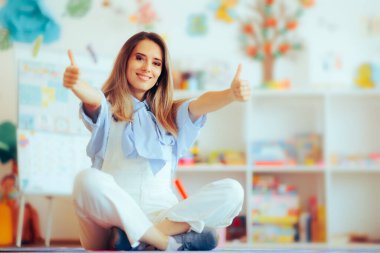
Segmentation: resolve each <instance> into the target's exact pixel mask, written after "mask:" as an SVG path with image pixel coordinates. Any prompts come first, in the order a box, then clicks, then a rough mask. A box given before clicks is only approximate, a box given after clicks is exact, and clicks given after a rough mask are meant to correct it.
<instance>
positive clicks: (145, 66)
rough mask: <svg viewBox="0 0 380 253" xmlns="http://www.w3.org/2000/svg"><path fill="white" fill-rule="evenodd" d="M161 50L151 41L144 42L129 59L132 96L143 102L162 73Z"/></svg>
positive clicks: (129, 80)
mask: <svg viewBox="0 0 380 253" xmlns="http://www.w3.org/2000/svg"><path fill="white" fill-rule="evenodd" d="M162 58H163V57H162V52H161V48H160V47H159V46H158V45H157V44H156V43H155V42H153V41H151V40H147V39H145V40H142V41H140V42H139V43H138V44H137V46H136V47H135V48H134V49H133V51H132V54H131V55H130V57H129V59H128V66H127V80H128V83H129V85H130V90H131V92H132V95H133V96H134V97H135V98H137V99H138V100H140V101H142V100H143V98H144V95H145V93H146V92H147V91H148V90H150V89H151V88H152V87H153V86H154V85H155V84H156V82H157V80H158V78H159V77H160V74H161V71H162V64H163V62H162V61H163V60H162Z"/></svg>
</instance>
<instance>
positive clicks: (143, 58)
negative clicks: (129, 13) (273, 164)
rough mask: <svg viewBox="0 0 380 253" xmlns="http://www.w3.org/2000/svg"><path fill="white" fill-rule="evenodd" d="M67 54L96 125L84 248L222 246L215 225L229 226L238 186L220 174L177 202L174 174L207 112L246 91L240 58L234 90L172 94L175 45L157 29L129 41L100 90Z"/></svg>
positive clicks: (85, 197)
mask: <svg viewBox="0 0 380 253" xmlns="http://www.w3.org/2000/svg"><path fill="white" fill-rule="evenodd" d="M69 57H70V61H71V66H69V67H67V68H66V71H65V74H64V86H65V87H66V88H69V89H71V90H72V91H73V92H74V94H75V95H77V97H78V98H79V99H80V100H81V101H82V102H83V104H82V106H81V108H80V113H81V117H82V120H83V121H84V124H85V126H86V127H87V128H88V129H89V130H90V131H91V139H90V142H89V144H88V146H87V154H88V156H89V157H91V159H92V162H93V164H92V167H93V168H92V169H87V170H83V171H82V172H80V173H79V174H78V175H77V177H76V180H75V186H74V200H75V204H76V205H75V206H76V212H77V214H78V218H79V221H80V229H81V230H80V238H81V243H82V246H83V247H85V248H86V249H90V250H104V249H114V250H115V249H116V250H131V249H133V250H146V249H148V246H152V247H154V248H157V249H159V250H170V251H175V250H211V249H213V248H215V247H216V245H217V236H216V230H215V228H216V227H226V226H228V225H230V224H231V222H232V220H233V219H234V218H235V217H236V216H237V215H238V214H239V212H240V210H241V208H242V204H243V199H244V197H243V195H244V194H243V189H242V187H241V185H240V184H239V183H238V182H237V181H235V180H233V179H224V180H219V181H216V182H212V183H210V184H208V185H206V186H204V187H203V188H202V189H200V190H199V192H198V193H196V194H194V195H192V196H190V197H189V198H187V199H186V200H184V201H181V202H179V201H178V199H177V198H176V195H175V193H174V192H173V191H172V177H173V172H174V170H175V169H176V167H177V163H178V159H179V158H180V157H181V155H182V154H183V153H184V152H185V151H187V150H188V149H189V148H190V147H191V146H192V145H193V143H194V141H195V140H196V138H197V136H198V133H199V130H200V129H201V127H202V126H203V125H204V123H205V121H206V114H207V113H209V112H212V111H216V110H218V109H220V108H222V107H224V106H226V105H228V104H230V103H231V102H234V101H245V100H247V99H248V98H249V96H250V88H249V84H248V83H247V82H245V81H242V80H240V71H241V66H239V67H238V69H237V72H236V75H235V77H234V79H233V80H232V82H231V87H230V88H228V89H226V90H223V91H216V92H206V93H205V94H203V95H202V96H200V97H199V98H197V99H196V100H191V101H190V100H187V101H186V100H179V101H174V100H173V82H172V76H171V69H170V64H169V55H168V50H167V47H166V45H165V43H164V41H163V40H162V38H161V37H160V36H159V35H157V34H155V33H147V32H141V33H138V34H135V35H134V36H132V37H131V38H130V39H128V41H127V42H126V43H125V44H124V45H123V47H122V48H121V50H120V52H119V54H118V56H117V58H116V60H115V64H114V67H113V69H112V72H111V74H110V76H109V78H108V79H107V80H106V82H105V84H104V85H103V87H102V91H101V92H100V91H98V90H95V89H94V88H92V87H91V86H89V85H88V84H87V83H85V82H83V81H81V79H80V71H79V68H78V67H77V66H76V63H75V61H74V57H73V55H72V53H71V51H69ZM94 168H96V169H94Z"/></svg>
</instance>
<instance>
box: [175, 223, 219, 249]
mask: <svg viewBox="0 0 380 253" xmlns="http://www.w3.org/2000/svg"><path fill="white" fill-rule="evenodd" d="M173 237H174V239H175V240H176V241H177V243H180V244H182V246H181V247H179V248H178V250H180V251H188V250H212V249H215V248H216V246H217V245H218V239H219V238H218V234H217V233H216V230H215V229H213V228H207V227H205V228H204V229H203V231H202V232H201V233H197V232H194V231H190V232H187V233H183V234H179V235H174V236H173Z"/></svg>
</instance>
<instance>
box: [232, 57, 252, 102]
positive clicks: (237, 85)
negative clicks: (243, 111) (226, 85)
mask: <svg viewBox="0 0 380 253" xmlns="http://www.w3.org/2000/svg"><path fill="white" fill-rule="evenodd" d="M241 69H242V66H241V64H239V66H238V68H237V70H236V74H235V77H234V79H233V80H232V83H231V91H232V95H233V97H234V100H236V101H240V102H244V101H247V100H248V99H249V98H250V97H251V86H250V85H249V82H248V81H247V80H241V79H240V73H241Z"/></svg>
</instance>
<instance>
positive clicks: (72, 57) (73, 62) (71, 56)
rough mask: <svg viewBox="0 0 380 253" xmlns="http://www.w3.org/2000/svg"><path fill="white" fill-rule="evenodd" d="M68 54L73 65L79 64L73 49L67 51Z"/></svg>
mask: <svg viewBox="0 0 380 253" xmlns="http://www.w3.org/2000/svg"><path fill="white" fill-rule="evenodd" d="M67 54H68V55H69V59H70V64H71V65H72V66H77V64H76V63H75V60H74V55H73V52H72V51H71V49H69V50H68V51H67Z"/></svg>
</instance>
